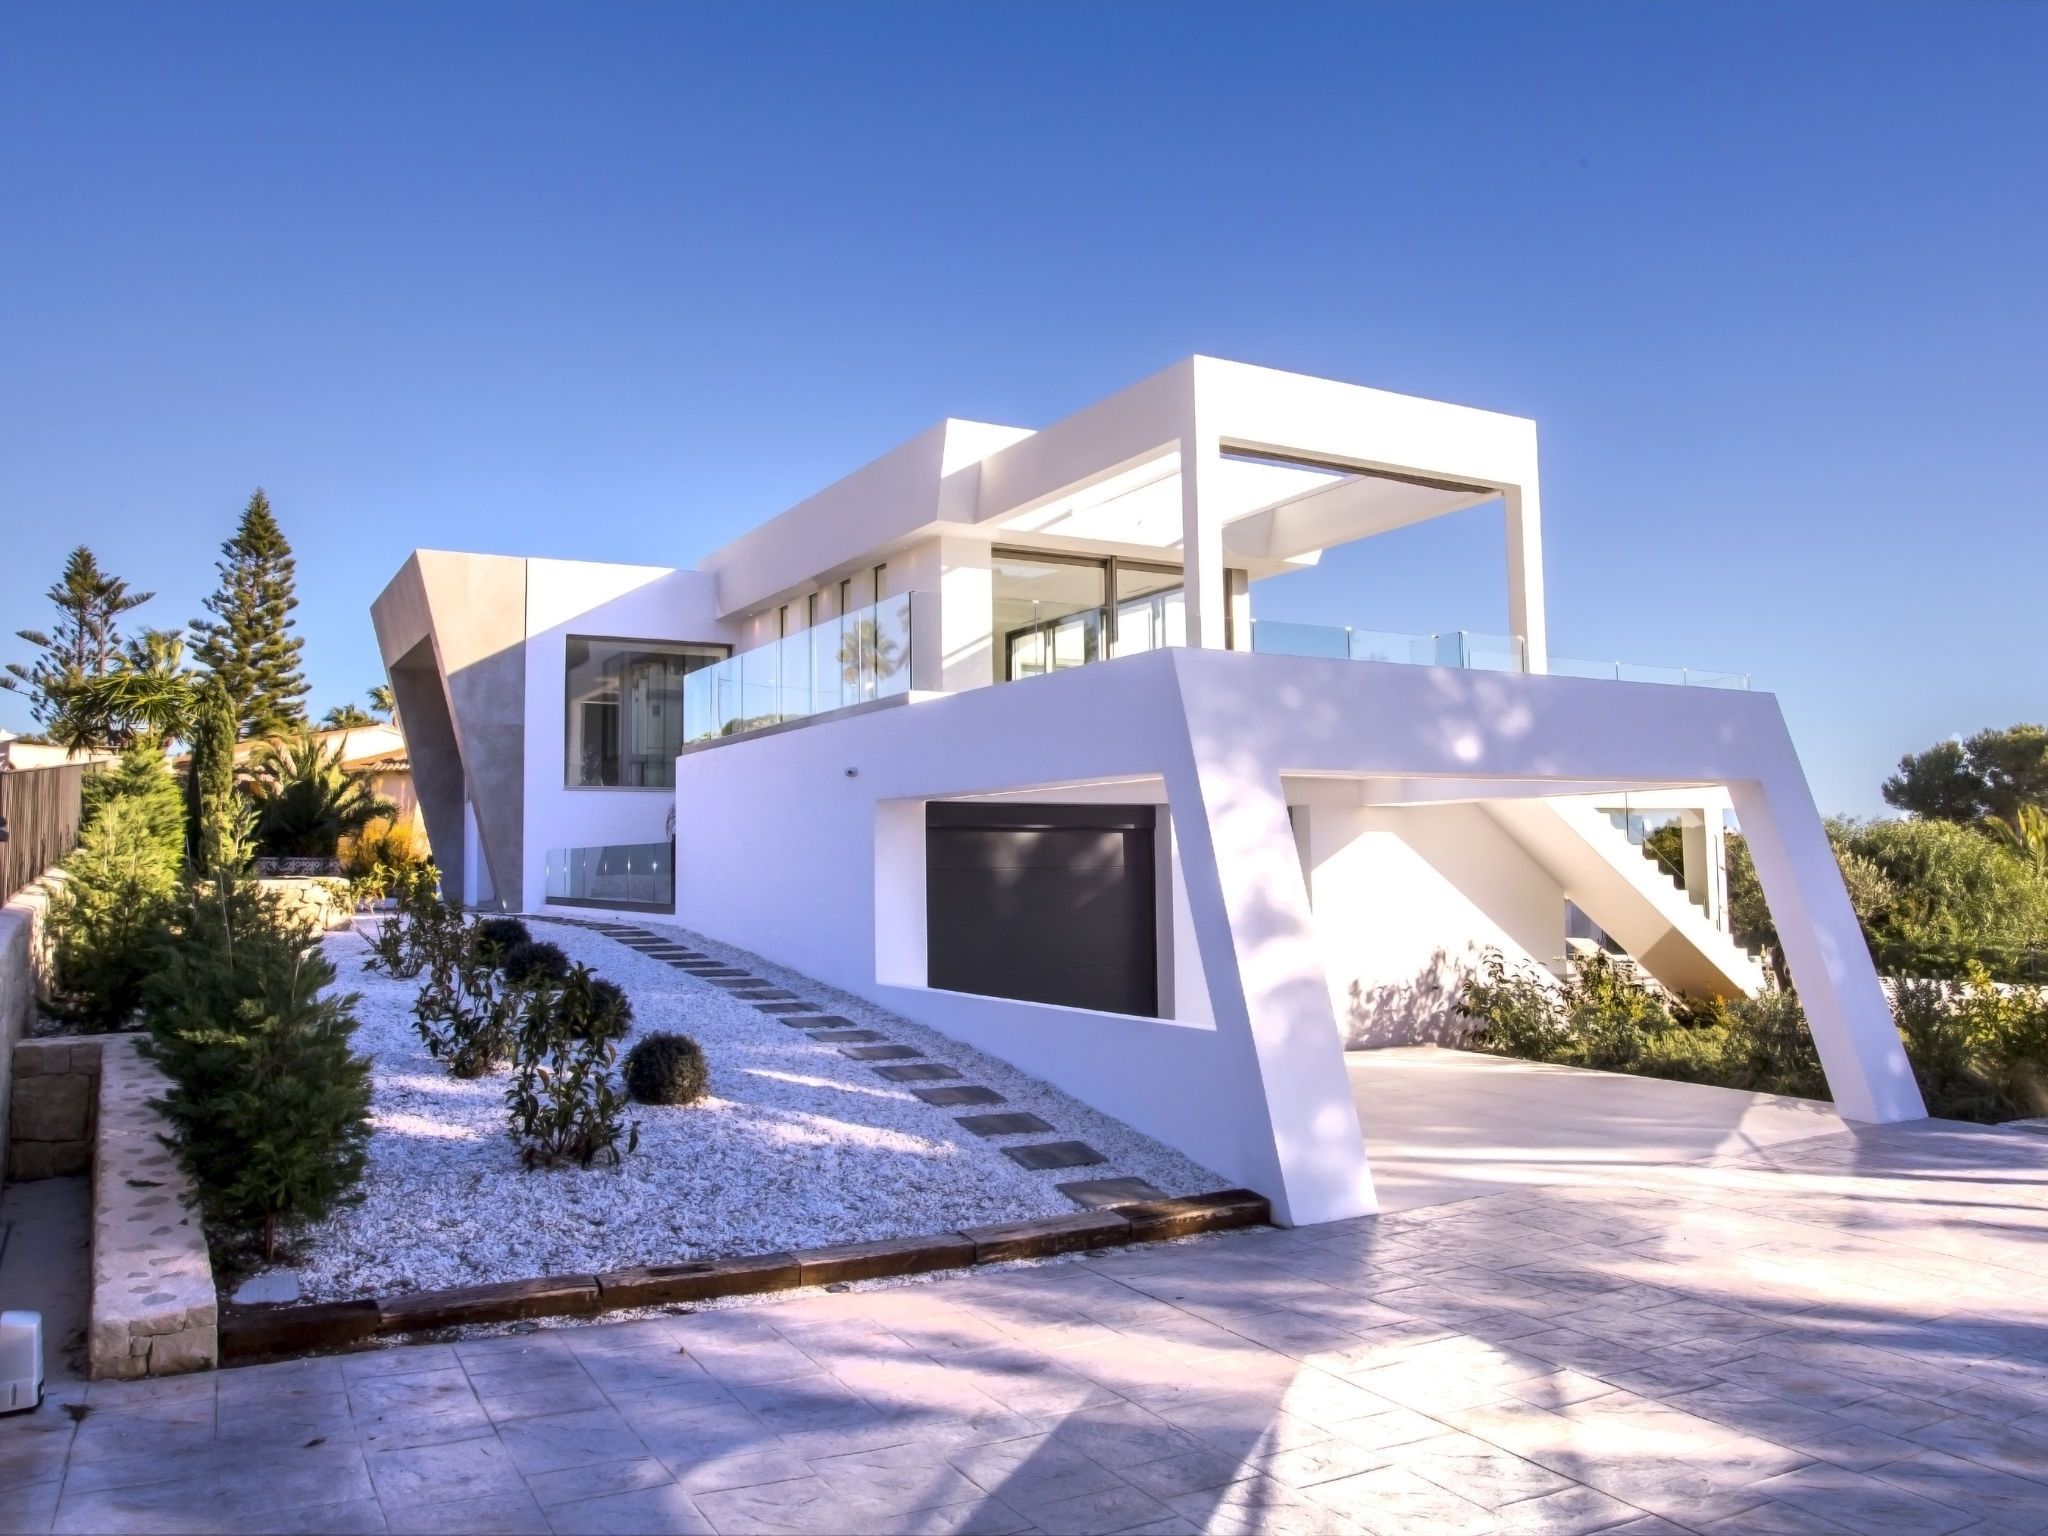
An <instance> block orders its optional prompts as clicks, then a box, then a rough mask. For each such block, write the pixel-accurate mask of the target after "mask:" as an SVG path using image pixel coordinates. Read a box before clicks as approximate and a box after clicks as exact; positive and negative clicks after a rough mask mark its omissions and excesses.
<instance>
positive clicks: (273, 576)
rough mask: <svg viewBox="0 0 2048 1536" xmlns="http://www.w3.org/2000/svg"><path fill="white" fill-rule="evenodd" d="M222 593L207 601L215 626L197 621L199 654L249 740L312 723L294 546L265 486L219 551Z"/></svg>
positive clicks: (208, 621) (196, 650) (194, 626)
mask: <svg viewBox="0 0 2048 1536" xmlns="http://www.w3.org/2000/svg"><path fill="white" fill-rule="evenodd" d="M220 552H221V554H222V555H223V556H225V557H226V558H224V559H222V560H220V561H218V562H216V565H215V569H217V570H218V571H219V572H220V587H219V589H218V590H216V591H215V592H214V594H213V596H211V597H209V598H208V599H207V600H206V606H207V608H208V609H209V610H210V611H211V612H212V614H213V617H212V618H211V619H194V620H193V621H192V632H193V634H194V635H196V636H197V637H198V643H197V644H196V645H194V647H193V654H194V655H195V656H197V657H198V658H199V660H200V661H201V662H202V663H203V664H204V665H205V666H206V667H207V668H208V669H209V670H211V671H212V673H213V675H214V676H215V677H217V678H219V679H220V681H221V685H222V686H223V687H225V688H226V689H227V691H228V697H229V698H230V699H232V700H233V701H234V705H235V717H236V720H237V722H238V724H239V726H240V729H241V734H242V735H244V736H266V735H269V734H271V733H272V732H274V731H279V730H282V729H285V728H286V727H289V726H295V725H304V724H305V723H306V705H305V698H306V693H307V687H306V679H305V676H304V674H303V673H301V672H300V671H299V651H300V649H301V648H302V647H303V646H304V644H305V642H304V641H303V640H301V639H300V638H299V637H298V636H297V635H295V634H293V633H292V629H293V622H292V617H291V612H292V610H293V609H294V608H296V607H298V606H299V600H298V598H297V597H296V596H294V595H293V591H292V585H293V577H294V565H293V561H292V547H291V545H290V544H288V543H287V542H285V536H284V531H283V530H282V529H280V528H279V527H278V526H277V519H276V517H274V516H273V515H272V514H271V510H270V498H269V497H267V496H265V495H264V494H263V490H262V488H261V487H260V486H259V487H258V488H257V490H256V494H255V495H253V496H251V497H250V498H249V505H248V507H247V508H246V509H245V510H244V511H243V513H242V522H241V526H240V527H239V528H237V529H236V530H235V536H234V537H233V538H231V539H229V540H228V541H227V542H226V543H224V544H222V545H221V547H220Z"/></svg>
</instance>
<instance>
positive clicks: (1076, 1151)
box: [1003, 1141, 1109, 1169]
mask: <svg viewBox="0 0 2048 1536" xmlns="http://www.w3.org/2000/svg"><path fill="white" fill-rule="evenodd" d="M1003 1156H1005V1157H1007V1158H1009V1159H1010V1160H1011V1161H1012V1162H1014V1163H1016V1164H1017V1165H1018V1166H1019V1167H1020V1168H1031V1169H1045V1168H1085V1167H1087V1166H1088V1165H1089V1164H1090V1163H1103V1162H1107V1161H1109V1159H1107V1158H1106V1157H1104V1156H1103V1155H1102V1154H1101V1153H1100V1152H1098V1151H1096V1150H1095V1149H1094V1148H1093V1147H1091V1146H1089V1145H1088V1143H1087V1142H1085V1141H1041V1142H1037V1143H1035V1144H1033V1145H1031V1146H1028V1147H1005V1148H1003Z"/></svg>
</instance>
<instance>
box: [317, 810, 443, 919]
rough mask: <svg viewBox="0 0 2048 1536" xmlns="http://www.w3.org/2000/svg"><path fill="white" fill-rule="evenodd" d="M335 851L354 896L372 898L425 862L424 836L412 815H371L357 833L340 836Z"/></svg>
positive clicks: (387, 892)
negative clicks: (394, 816)
mask: <svg viewBox="0 0 2048 1536" xmlns="http://www.w3.org/2000/svg"><path fill="white" fill-rule="evenodd" d="M334 853H335V857H336V858H338V859H340V860H341V872H342V873H343V874H344V875H346V876H348V878H349V881H350V884H351V886H352V888H353V889H354V890H355V892H356V894H357V896H358V897H359V898H360V897H369V898H372V899H374V898H377V897H381V896H386V895H389V894H390V893H391V891H392V890H393V889H394V888H395V887H396V886H397V885H399V884H400V883H402V882H403V881H404V880H405V879H406V878H407V876H408V875H410V873H411V872H412V871H414V870H416V869H418V868H419V867H420V866H422V865H424V864H425V863H427V861H428V850H427V836H426V833H425V832H424V831H423V830H421V828H420V824H419V822H418V820H417V819H416V818H414V817H411V816H406V817H400V818H397V819H394V818H392V817H389V816H373V817H371V818H370V819H369V820H368V821H366V822H364V823H363V828H362V830H361V831H360V832H355V833H351V834H347V835H345V836H343V837H342V838H341V839H340V841H338V842H337V843H336V844H335V845H334Z"/></svg>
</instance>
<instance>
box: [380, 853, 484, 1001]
mask: <svg viewBox="0 0 2048 1536" xmlns="http://www.w3.org/2000/svg"><path fill="white" fill-rule="evenodd" d="M391 874H392V880H391V884H390V886H389V890H390V893H391V895H392V896H393V897H394V898H395V899H396V901H397V906H396V908H395V909H394V910H393V912H392V914H391V915H390V916H389V917H387V918H385V919H384V921H383V922H382V923H380V924H379V925H378V928H377V932H376V935H375V937H373V938H372V939H371V940H370V949H371V955H370V958H369V959H368V960H365V961H364V962H363V969H364V970H366V971H383V972H385V973H386V974H387V975H390V976H395V977H398V978H399V979H400V980H410V979H411V978H413V977H415V976H417V975H419V973H420V971H421V970H422V969H423V968H424V967H425V965H426V963H427V959H428V957H429V956H430V955H434V954H438V953H441V952H443V951H452V950H453V949H454V948H455V947H456V946H457V945H458V944H459V943H460V942H461V939H460V934H461V929H462V914H461V913H460V912H459V911H457V910H456V909H455V908H454V907H451V906H449V905H448V904H447V903H446V902H444V901H442V900H441V872H440V871H439V870H437V869H436V868H434V866H433V865H431V864H420V865H416V866H414V867H413V868H411V869H408V870H402V871H400V870H394V871H392V872H391Z"/></svg>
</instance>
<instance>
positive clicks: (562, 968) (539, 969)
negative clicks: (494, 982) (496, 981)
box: [498, 939, 569, 987]
mask: <svg viewBox="0 0 2048 1536" xmlns="http://www.w3.org/2000/svg"><path fill="white" fill-rule="evenodd" d="M498 969H499V970H501V971H503V972H504V973H505V979H506V980H507V981H510V982H511V983H512V984H513V985H514V986H516V987H537V986H540V985H542V984H543V983H546V982H551V981H561V980H563V979H565V978H566V977H567V976H568V974H569V957H568V956H567V955H565V954H563V953H562V950H561V946H560V945H557V944H550V943H548V942H546V941H545V940H541V941H539V942H536V941H535V940H532V939H527V940H525V941H524V942H522V943H518V944H514V945H511V946H510V947H509V948H507V949H506V951H505V953H504V955H503V957H502V958H501V959H500V960H499V961H498Z"/></svg>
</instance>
